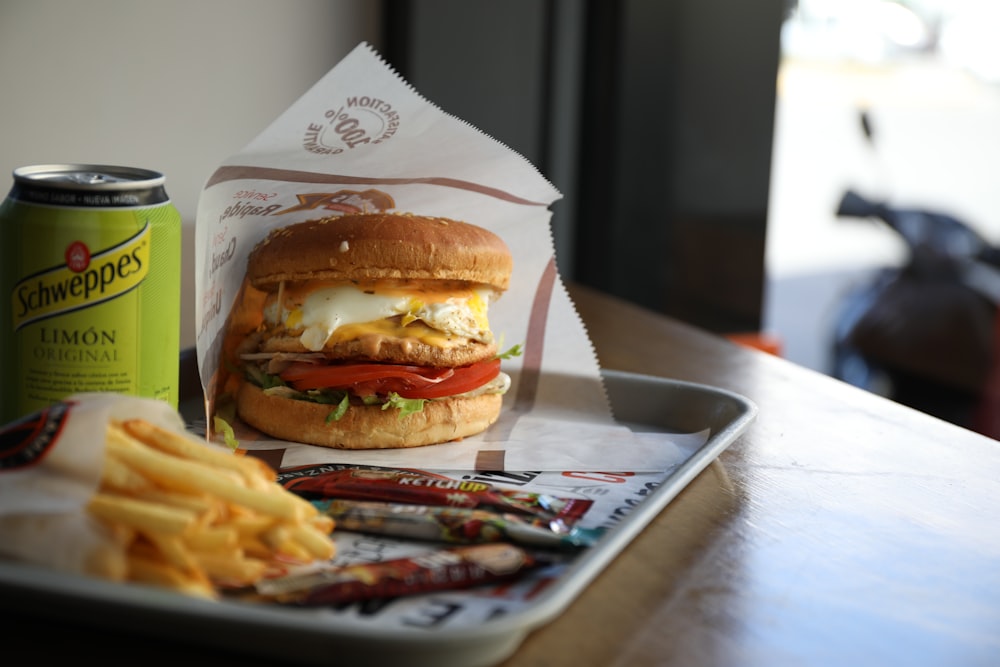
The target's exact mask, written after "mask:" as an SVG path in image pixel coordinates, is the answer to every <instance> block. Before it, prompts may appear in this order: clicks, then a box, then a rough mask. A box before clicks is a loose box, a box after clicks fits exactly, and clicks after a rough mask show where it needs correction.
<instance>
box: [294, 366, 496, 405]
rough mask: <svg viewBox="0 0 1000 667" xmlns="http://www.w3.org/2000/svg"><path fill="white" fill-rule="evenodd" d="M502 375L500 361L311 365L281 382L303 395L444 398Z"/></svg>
mask: <svg viewBox="0 0 1000 667" xmlns="http://www.w3.org/2000/svg"><path fill="white" fill-rule="evenodd" d="M499 373H500V360H499V359H490V360H489V361H482V362H479V363H476V364H471V365H469V366H462V367H460V368H431V367H428V366H413V365H405V364H371V363H365V364H327V365H319V364H308V363H297V364H292V365H291V366H289V367H288V368H287V369H285V371H284V372H283V373H281V379H282V380H284V381H285V382H287V383H289V384H290V385H291V386H292V387H294V388H295V389H298V390H299V391H306V390H309V389H346V390H349V391H351V392H353V393H355V394H358V395H359V396H370V395H372V394H383V395H384V394H388V393H389V392H395V393H397V394H399V395H400V396H402V397H403V398H441V397H443V396H452V395H454V394H461V393H464V392H467V391H471V390H473V389H475V388H477V387H480V386H482V385H484V384H486V383H487V382H489V381H490V380H492V379H493V378H495V377H496V376H497V375H498V374H499Z"/></svg>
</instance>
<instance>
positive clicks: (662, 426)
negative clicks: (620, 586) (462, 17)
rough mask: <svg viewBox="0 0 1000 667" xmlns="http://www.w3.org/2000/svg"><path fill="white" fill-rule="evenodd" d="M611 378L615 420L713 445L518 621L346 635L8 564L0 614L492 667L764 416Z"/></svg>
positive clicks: (699, 389)
mask: <svg viewBox="0 0 1000 667" xmlns="http://www.w3.org/2000/svg"><path fill="white" fill-rule="evenodd" d="M603 376H604V379H605V383H606V386H607V390H608V395H609V397H610V400H611V404H612V407H613V409H614V411H615V415H616V417H617V418H618V419H619V420H620V421H621V422H623V423H625V424H628V425H630V426H631V427H632V428H633V429H634V430H651V431H674V432H679V433H693V432H697V431H700V430H702V429H706V428H707V429H710V434H709V436H708V439H707V441H706V442H705V443H704V444H703V445H702V446H700V447H699V448H698V449H697V450H696V451H694V452H693V453H692V454H690V455H689V456H688V457H687V458H686V459H684V460H683V461H681V462H680V463H679V465H677V466H676V467H675V468H673V469H672V470H671V471H669V472H668V473H665V476H664V477H663V478H662V479H658V483H657V484H656V486H655V489H654V490H653V491H652V492H651V493H649V495H648V496H646V497H645V499H644V500H642V502H640V503H638V504H637V505H636V506H635V507H634V508H633V509H632V510H630V511H629V513H628V514H627V515H626V516H625V517H624V519H623V520H622V521H621V522H619V523H617V524H616V525H614V526H613V527H612V528H610V529H609V530H607V532H605V533H604V534H603V536H602V537H601V538H600V539H599V540H598V541H597V542H596V544H594V545H593V546H591V547H589V548H586V549H585V550H583V551H582V552H580V553H579V554H578V555H575V556H574V557H573V559H572V561H571V562H570V563H569V564H568V565H567V566H565V568H564V569H563V570H562V571H561V572H560V574H559V575H558V578H557V579H556V580H555V582H554V583H552V584H551V585H549V586H547V587H546V588H545V589H544V591H543V592H542V593H541V594H539V595H538V596H537V597H533V598H531V599H530V601H529V602H528V603H526V604H525V605H524V606H522V607H520V608H518V609H517V610H516V611H514V612H513V613H504V614H501V615H499V616H495V617H491V618H489V619H488V620H485V619H484V620H483V621H482V622H479V623H476V624H472V625H469V624H465V625H462V626H459V627H454V626H448V625H444V626H435V627H433V628H428V627H406V626H401V625H399V624H396V625H392V624H385V623H382V622H379V620H378V619H377V618H376V617H373V618H372V620H371V622H367V623H366V622H364V621H365V619H364V618H361V619H360V622H359V619H358V618H354V619H352V622H351V623H345V622H342V621H343V615H342V614H341V615H338V614H337V613H334V612H331V611H329V610H316V609H297V608H287V607H280V606H272V605H258V604H249V603H242V602H235V601H222V602H211V601H204V600H199V599H193V598H188V597H185V596H183V595H179V594H175V593H171V592H168V591H160V590H156V589H151V588H147V587H142V586H135V585H123V584H114V583H109V582H105V581H101V580H97V579H90V578H86V577H79V576H74V575H67V574H64V573H60V572H54V571H51V570H48V569H42V568H38V567H34V566H29V565H24V564H20V563H12V562H8V561H0V607H3V608H7V609H10V610H19V611H21V612H24V613H31V614H35V615H41V616H45V617H51V618H53V619H58V618H65V619H72V620H74V621H75V622H83V623H89V624H94V625H96V626H97V627H98V628H100V627H106V628H109V629H110V628H113V629H114V630H116V631H134V632H136V633H137V634H147V635H149V634H153V635H157V636H164V637H183V638H184V641H185V642H186V643H192V642H193V643H200V644H204V645H208V646H214V647H217V648H222V649H225V650H230V651H233V652H237V653H243V654H248V655H254V656H258V657H269V658H280V659H281V660H282V661H283V662H284V663H286V664H287V663H293V662H298V663H303V664H312V665H323V664H341V665H342V664H351V665H383V664H392V662H391V661H394V660H398V661H400V662H399V664H403V663H404V662H405V664H407V665H410V666H412V667H419V666H422V665H427V666H428V667H431V666H433V667H449V666H452V665H453V666H455V667H477V666H487V665H494V664H496V663H498V662H500V661H501V660H503V659H505V658H507V657H508V656H510V655H511V654H512V653H513V652H514V651H515V650H516V649H517V647H518V646H519V645H520V644H521V642H522V641H523V640H524V639H525V637H526V636H527V635H528V634H529V633H530V632H531V631H533V630H535V629H536V628H539V627H541V626H543V625H545V624H546V623H548V622H550V621H552V620H553V619H555V618H556V617H557V616H558V615H559V614H561V613H562V612H563V611H564V610H565V609H566V608H567V607H568V606H569V605H570V603H571V602H572V601H573V600H574V599H575V598H576V597H577V595H578V594H579V593H580V592H581V591H582V590H583V589H584V588H586V586H587V585H588V584H589V583H590V582H591V581H592V580H593V579H594V577H596V576H597V574H598V573H600V571H601V570H603V569H604V568H605V567H606V566H607V565H608V564H609V563H610V562H611V561H612V560H613V559H614V558H615V557H616V556H617V555H618V554H619V552H621V550H622V549H623V548H624V547H625V546H627V545H628V543H629V542H630V541H631V540H632V539H633V538H634V537H635V536H636V535H637V534H638V533H639V532H640V531H641V530H642V529H643V528H644V527H645V526H646V525H647V524H648V523H649V522H650V521H651V520H652V519H653V518H654V517H655V516H656V515H657V514H658V513H659V512H660V511H661V510H662V509H663V508H664V507H665V506H666V505H667V504H668V503H669V502H670V501H671V500H672V499H673V498H674V497H676V496H677V494H678V493H679V492H680V491H681V490H682V489H683V488H684V487H685V486H686V485H687V484H688V483H689V482H690V481H691V480H692V479H694V477H695V476H696V475H697V474H698V473H699V472H701V471H702V470H703V469H704V468H705V467H706V466H708V465H709V464H710V463H711V462H712V461H714V460H715V459H716V457H718V455H719V454H720V453H721V452H722V451H723V450H725V449H726V448H727V447H728V446H729V445H730V444H731V443H732V442H733V440H735V439H736V437H737V436H739V435H740V434H741V433H742V432H743V431H744V430H745V429H746V427H747V426H748V425H749V424H750V422H751V421H752V420H753V419H754V418H755V416H756V414H757V407H756V405H755V404H753V403H752V402H751V401H749V400H748V399H746V398H744V397H743V396H740V395H738V394H734V393H732V392H728V391H725V390H721V389H717V388H713V387H709V386H704V385H699V384H692V383H686V382H679V381H674V380H669V379H662V378H655V377H650V376H645V375H638V374H631V373H622V372H617V371H610V370H606V371H604V372H603ZM188 386H190V385H188ZM198 390H199V391H200V387H199V388H198ZM182 393H183V392H182ZM197 402H198V403H199V404H200V401H197ZM189 405H190V404H189ZM183 411H184V410H183V409H182V412H183ZM188 414H190V412H189V413H188ZM464 594H467V595H474V594H475V593H474V592H471V593H470V592H465V593H464ZM324 612H327V613H324ZM376 616H377V615H376Z"/></svg>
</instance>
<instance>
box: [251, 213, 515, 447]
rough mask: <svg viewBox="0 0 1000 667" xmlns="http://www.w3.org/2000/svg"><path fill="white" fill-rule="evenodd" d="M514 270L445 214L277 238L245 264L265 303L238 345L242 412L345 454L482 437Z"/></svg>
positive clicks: (503, 385)
mask: <svg viewBox="0 0 1000 667" xmlns="http://www.w3.org/2000/svg"><path fill="white" fill-rule="evenodd" d="M512 268H513V259H512V257H511V254H510V250H509V249H508V247H507V245H506V244H505V243H504V241H503V240H502V239H501V238H500V237H499V236H497V235H496V234H494V233H493V232H490V231H489V230H486V229H483V228H482V227H479V226H476V225H473V224H470V223H466V222H461V221H458V220H450V219H447V218H438V217H427V216H419V215H411V214H400V213H374V214H358V215H345V216H340V217H328V218H323V219H318V220H310V221H307V222H303V223H299V224H294V225H291V226H288V227H283V228H280V229H277V230H275V231H273V232H272V233H271V234H270V235H269V236H268V237H267V238H265V239H264V240H263V241H261V242H260V243H259V244H257V245H256V246H255V247H254V248H253V250H252V251H251V253H250V255H249V258H248V260H247V271H246V280H247V282H248V283H249V285H250V286H251V287H252V288H253V289H254V290H258V291H259V292H263V293H264V294H263V297H262V298H259V299H258V301H259V302H261V303H262V313H261V318H260V325H259V326H258V327H256V329H254V330H253V331H252V332H251V333H250V334H249V335H248V336H247V337H246V338H245V339H244V340H243V341H242V342H241V343H240V345H239V347H238V350H237V353H238V359H239V363H240V364H241V366H242V370H243V378H244V379H243V381H242V382H241V383H240V385H239V388H238V391H237V396H236V412H237V414H238V415H239V417H240V418H241V419H242V420H243V421H244V422H246V423H247V424H249V425H251V426H253V427H254V428H256V429H258V430H259V431H262V432H264V433H267V434H269V435H271V436H273V437H277V438H281V439H285V440H293V441H297V442H305V443H310V444H314V445H321V446H325V447H335V448H343V449H375V448H391V447H417V446H422V445H430V444H435V443H440V442H446V441H450V440H457V439H461V438H464V437H466V436H470V435H474V434H477V433H480V432H482V431H484V430H486V429H487V428H488V427H489V426H490V425H492V424H493V423H494V422H495V421H496V420H497V418H498V417H499V414H500V409H501V405H502V397H503V395H504V393H506V391H507V390H508V388H509V387H510V377H509V376H508V375H507V374H506V373H504V372H502V371H501V370H500V361H501V356H502V355H500V354H498V353H499V350H498V346H497V342H496V340H495V339H494V336H493V333H492V331H491V330H490V325H489V320H488V317H487V310H488V308H489V305H490V303H492V302H493V301H495V300H496V299H497V298H499V297H500V295H501V294H503V292H504V291H505V290H506V289H507V287H508V285H509V282H510V276H511V271H512ZM512 353H514V354H516V353H517V349H516V348H515V349H514V350H513V351H512ZM508 354H509V353H508Z"/></svg>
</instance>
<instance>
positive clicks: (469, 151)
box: [195, 44, 662, 470]
mask: <svg viewBox="0 0 1000 667" xmlns="http://www.w3.org/2000/svg"><path fill="white" fill-rule="evenodd" d="M559 197H560V194H559V192H558V191H557V190H556V189H555V188H554V187H553V186H552V184H551V183H549V182H548V181H547V180H546V179H545V178H544V177H543V176H542V175H541V174H540V173H539V172H538V170H537V169H536V168H535V167H534V166H533V165H531V164H530V163H529V162H528V161H527V160H525V159H524V158H523V157H522V156H520V155H518V154H517V153H516V152H514V151H512V150H511V149H509V148H508V147H506V146H504V145H503V144H501V143H500V142H498V141H496V140H495V139H493V138H491V137H489V136H487V135H485V134H483V133H482V132H480V131H479V130H477V129H475V128H473V127H472V126H470V125H469V124H468V123H466V122H464V121H462V120H460V119H458V118H455V117H454V116H451V115H449V114H447V113H445V112H444V111H442V110H441V109H439V108H438V107H436V106H435V105H434V104H432V103H431V102H429V101H427V100H425V99H424V98H423V97H421V96H420V95H419V94H418V93H417V92H416V91H415V90H413V88H412V87H411V86H410V85H409V84H408V83H407V82H406V81H404V80H403V79H402V78H401V77H399V76H398V75H397V74H396V73H395V72H393V71H392V70H391V69H390V67H388V66H387V65H386V63H385V62H384V61H383V60H382V59H381V58H380V57H379V56H378V55H377V54H376V53H375V52H374V50H372V49H371V47H369V46H368V45H367V44H360V45H359V46H358V47H356V48H355V49H354V50H353V51H352V52H351V53H350V54H349V55H348V56H347V57H345V58H344V59H343V60H342V61H341V62H340V63H339V64H338V65H337V66H336V67H334V69H333V70H331V71H330V72H329V73H328V74H327V75H326V76H324V77H323V78H322V79H321V80H320V81H319V82H318V83H317V84H315V86H313V88H312V89H310V90H309V91H308V92H307V93H306V94H305V95H303V96H302V97H301V98H300V99H299V100H298V101H296V102H295V103H294V104H293V105H292V106H291V107H290V108H289V109H288V110H286V111H285V112H284V113H283V114H282V115H281V116H280V117H279V118H278V119H276V120H275V121H274V122H273V123H272V124H271V125H270V126H269V127H268V128H267V129H266V130H265V131H264V132H262V133H261V134H260V135H259V136H258V137H256V138H255V139H253V140H252V141H251V142H250V143H249V144H248V145H247V146H246V147H245V148H244V149H243V150H242V151H241V152H239V153H238V154H236V155H234V156H233V157H230V158H229V159H227V160H226V161H225V162H224V163H223V164H222V165H221V166H220V167H219V168H218V169H217V170H216V172H215V173H214V174H213V175H212V177H211V178H209V179H208V181H207V183H206V186H205V188H204V190H203V192H202V195H201V198H200V200H199V205H198V217H197V229H196V245H195V247H196V266H197V267H198V273H197V275H196V291H197V297H198V298H197V300H196V303H197V308H196V324H197V328H198V338H197V352H198V365H199V369H200V374H201V379H202V384H203V386H204V387H205V390H206V395H207V405H206V413H207V416H208V417H209V418H208V423H209V425H210V427H211V425H212V424H213V419H212V417H213V415H214V412H215V403H214V399H215V396H214V389H215V382H216V380H217V378H218V376H217V371H219V363H220V355H221V349H222V343H223V337H224V334H225V327H226V325H227V318H228V317H229V315H230V313H231V311H232V308H233V305H234V302H235V300H236V298H237V295H238V293H239V290H240V287H241V284H242V282H243V279H244V275H245V269H246V258H247V256H248V254H249V252H250V250H251V249H252V248H253V246H254V245H255V244H256V243H257V242H258V241H260V240H261V239H263V238H264V237H265V236H266V235H267V234H268V233H269V232H270V231H271V230H273V229H275V228H279V227H284V226H287V225H290V224H294V223H298V222H302V221H305V220H309V219H314V218H319V217H325V216H329V215H336V214H339V213H343V212H350V211H368V210H378V209H382V208H384V209H386V210H396V211H400V212H411V213H417V214H424V215H433V216H443V217H450V218H456V219H460V220H465V221H467V222H471V223H474V224H477V225H480V226H482V227H485V228H487V229H490V230H492V231H494V232H495V233H497V234H499V235H500V236H501V237H502V238H503V239H504V240H505V241H506V242H507V244H508V246H510V249H511V253H512V255H513V258H514V274H513V276H512V279H511V287H510V289H509V290H508V291H507V292H506V293H505V294H504V295H503V297H502V298H501V299H499V301H497V302H496V303H495V304H491V307H490V313H489V318H490V323H491V326H492V329H493V331H494V333H495V334H496V335H497V336H498V338H501V339H502V340H503V341H504V348H506V346H510V345H513V344H515V343H522V344H523V345H524V349H525V354H524V355H523V356H522V357H519V358H515V359H512V360H510V361H505V362H504V366H503V368H504V370H505V371H506V372H508V373H509V374H510V375H511V376H512V378H513V379H514V383H513V386H512V388H511V390H510V392H509V393H508V394H507V395H506V396H505V399H504V408H503V413H502V415H501V418H500V420H499V422H498V423H497V424H496V425H495V426H494V427H492V428H491V429H490V430H488V431H487V432H486V433H484V434H482V435H478V436H474V437H470V438H466V439H465V440H463V441H461V442H459V443H450V444H446V445H433V446H430V447H420V448H412V449H398V450H391V451H371V452H335V453H334V455H335V456H337V457H339V458H340V460H350V461H355V462H357V463H358V464H372V465H376V464H377V465H394V466H397V467H419V468H448V469H455V470H465V469H476V466H477V461H479V462H482V461H483V460H484V459H483V458H482V456H481V455H480V452H481V451H486V452H490V453H491V454H490V456H493V459H494V460H495V461H497V462H500V464H502V465H504V466H506V467H508V468H509V469H516V468H511V466H528V467H529V468H530V469H532V470H556V469H563V468H562V466H566V465H568V464H569V463H572V465H573V467H574V468H576V469H579V470H605V469H607V468H608V467H609V466H612V467H614V468H615V469H618V470H640V469H649V466H650V465H651V463H650V458H649V456H648V452H647V451H646V448H645V447H643V446H642V444H641V443H637V442H635V441H634V437H633V434H632V433H631V431H629V430H628V429H626V428H623V427H619V426H617V425H616V424H615V422H614V418H613V415H612V412H611V408H610V406H609V404H608V401H607V397H606V395H605V393H604V388H603V385H602V382H601V379H600V366H599V363H598V361H597V357H596V355H595V353H594V350H593V347H592V345H591V342H590V339H589V337H588V336H587V332H586V330H585V327H584V324H583V322H582V321H581V319H580V317H579V315H578V314H577V312H576V310H575V308H574V307H573V304H572V302H571V300H570V297H569V295H568V293H567V291H566V289H565V287H564V285H563V284H562V281H561V279H560V277H559V274H558V270H557V267H556V264H555V251H554V245H553V242H552V233H551V227H550V220H551V211H550V210H549V208H548V207H549V205H550V204H552V202H554V201H555V200H557V199H558V198H559ZM234 426H236V427H237V431H238V432H239V433H243V434H247V433H249V434H250V435H249V437H247V438H245V439H246V440H248V441H249V442H247V443H246V444H247V446H248V447H253V448H257V447H261V446H270V447H274V446H285V445H287V447H288V448H289V451H292V450H294V451H295V452H296V454H294V458H295V459H296V460H299V459H300V458H301V459H307V458H309V457H314V458H315V459H316V460H324V459H326V458H327V457H329V456H331V454H330V452H329V451H323V449H322V448H317V447H310V446H302V445H295V444H294V443H274V442H273V441H271V442H270V444H268V445H264V444H263V443H260V442H256V443H255V442H254V441H255V440H260V439H263V440H267V438H266V437H264V436H261V435H259V434H256V433H255V432H251V431H252V430H250V429H249V427H246V426H245V425H239V424H236V425H234ZM601 443H605V444H606V445H607V451H603V450H602V448H601V447H600V444H601ZM498 450H499V451H502V452H505V453H504V454H503V455H502V456H498V455H497V454H496V452H497V451H498ZM660 469H662V468H660Z"/></svg>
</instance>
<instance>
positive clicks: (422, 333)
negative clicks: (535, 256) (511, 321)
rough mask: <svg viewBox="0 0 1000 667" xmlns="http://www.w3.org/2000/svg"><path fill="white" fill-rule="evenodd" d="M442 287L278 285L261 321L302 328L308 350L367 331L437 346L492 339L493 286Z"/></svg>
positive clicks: (486, 341) (338, 284)
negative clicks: (490, 304)
mask: <svg viewBox="0 0 1000 667" xmlns="http://www.w3.org/2000/svg"><path fill="white" fill-rule="evenodd" d="M447 287H448V289H446V290H434V291H430V290H421V289H418V288H416V287H414V286H412V285H407V284H387V283H379V284H376V285H368V286H357V285H353V284H344V283H329V282H323V281H308V282H306V283H302V284H296V285H294V286H292V285H287V284H284V283H282V285H281V287H280V288H279V290H278V292H277V293H276V294H275V295H272V296H269V297H268V300H267V302H266V303H265V305H264V319H265V321H267V322H268V324H269V325H271V326H276V325H279V324H282V325H284V326H285V328H286V329H288V330H289V331H290V332H298V331H300V330H301V333H300V335H299V339H300V340H301V341H302V345H303V346H304V347H305V348H306V349H307V350H312V351H319V350H322V349H323V347H324V346H325V345H326V344H327V343H328V342H330V341H331V340H333V341H336V340H346V339H350V338H356V337H360V336H361V335H362V334H368V333H379V334H382V335H392V336H398V337H418V338H420V339H421V340H423V341H424V342H427V343H429V344H432V345H438V346H440V347H447V346H448V345H450V344H456V343H460V342H464V341H465V340H468V339H471V340H477V341H482V342H484V343H489V342H492V341H493V334H492V332H491V331H490V325H489V320H488V318H487V310H488V308H489V303H490V300H491V299H493V298H495V292H494V290H492V289H490V288H489V287H477V288H469V287H467V286H454V285H453V286H447ZM389 318H398V319H392V320H390V319H389ZM421 324H422V325H424V326H420V325H421ZM407 325H413V326H407ZM456 339H458V340H456Z"/></svg>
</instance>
